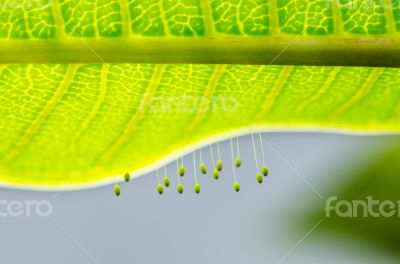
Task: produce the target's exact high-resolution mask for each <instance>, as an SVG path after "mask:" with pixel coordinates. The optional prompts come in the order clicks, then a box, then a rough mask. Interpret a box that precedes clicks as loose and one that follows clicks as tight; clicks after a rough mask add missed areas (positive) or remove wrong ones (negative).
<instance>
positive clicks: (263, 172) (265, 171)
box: [262, 166, 268, 176]
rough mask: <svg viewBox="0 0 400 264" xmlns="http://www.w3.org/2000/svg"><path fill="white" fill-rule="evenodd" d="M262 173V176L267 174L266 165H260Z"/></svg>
mask: <svg viewBox="0 0 400 264" xmlns="http://www.w3.org/2000/svg"><path fill="white" fill-rule="evenodd" d="M262 174H263V175H264V176H268V167H267V166H263V167H262Z"/></svg>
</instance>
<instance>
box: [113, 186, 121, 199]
mask: <svg viewBox="0 0 400 264" xmlns="http://www.w3.org/2000/svg"><path fill="white" fill-rule="evenodd" d="M114 193H115V195H116V196H120V195H121V188H120V187H119V185H118V184H115V186H114Z"/></svg>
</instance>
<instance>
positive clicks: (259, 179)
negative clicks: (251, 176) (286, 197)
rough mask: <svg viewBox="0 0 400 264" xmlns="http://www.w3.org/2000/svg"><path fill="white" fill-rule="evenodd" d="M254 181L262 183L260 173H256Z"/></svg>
mask: <svg viewBox="0 0 400 264" xmlns="http://www.w3.org/2000/svg"><path fill="white" fill-rule="evenodd" d="M256 179H257V182H258V183H262V182H263V176H262V175H261V173H257V175H256Z"/></svg>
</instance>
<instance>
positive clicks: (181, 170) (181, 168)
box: [179, 165, 185, 177]
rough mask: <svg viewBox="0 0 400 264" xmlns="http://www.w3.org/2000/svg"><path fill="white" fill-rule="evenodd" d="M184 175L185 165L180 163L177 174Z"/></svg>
mask: <svg viewBox="0 0 400 264" xmlns="http://www.w3.org/2000/svg"><path fill="white" fill-rule="evenodd" d="M184 175H185V167H184V166H183V165H181V166H180V167H179V176H181V177H183V176H184Z"/></svg>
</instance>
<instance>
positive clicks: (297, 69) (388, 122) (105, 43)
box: [0, 0, 400, 188]
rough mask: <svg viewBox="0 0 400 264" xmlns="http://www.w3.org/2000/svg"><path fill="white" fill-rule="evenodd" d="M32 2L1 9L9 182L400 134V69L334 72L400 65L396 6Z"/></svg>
mask: <svg viewBox="0 0 400 264" xmlns="http://www.w3.org/2000/svg"><path fill="white" fill-rule="evenodd" d="M10 2H12V3H10ZM22 2H23V3H21V2H20V1H16V2H15V3H14V1H7V0H0V6H1V7H2V8H0V63H2V64H0V102H1V103H0V142H1V144H0V183H2V184H3V185H11V186H15V185H17V186H26V187H34V188H64V186H65V185H66V184H67V185H72V186H73V187H81V186H86V185H91V184H102V183H106V182H112V181H113V175H123V174H124V173H126V172H127V171H129V172H133V176H137V175H138V174H139V173H142V172H144V171H147V170H150V169H153V168H154V166H156V165H157V164H158V165H159V164H162V163H165V162H166V161H167V160H170V159H174V158H176V157H177V155H180V154H183V153H184V152H188V151H191V150H193V149H194V148H195V147H198V146H200V145H203V144H206V143H210V142H212V141H215V140H219V139H221V138H224V137H227V136H229V135H230V134H229V133H230V132H233V131H235V133H245V132H249V131H252V130H253V129H257V130H261V129H268V130H272V129H275V130H276V129H279V130H281V129H282V130H291V129H295V130H299V129H307V130H308V129H310V130H311V129H313V130H341V131H346V132H362V133H368V132H371V133H375V132H379V133H383V132H385V133H386V132H390V133H398V132H399V130H400V119H399V115H400V103H399V102H400V90H399V89H398V87H397V86H398V80H399V77H400V70H399V69H396V68H377V67H372V68H367V67H330V66H329V65H339V66H345V65H347V66H348V65H354V66H386V67H392V66H400V35H399V34H400V9H399V8H398V7H397V6H398V5H397V4H396V3H395V2H396V1H392V2H391V3H389V4H392V5H393V7H394V8H386V9H382V8H381V7H380V6H379V4H380V2H381V1H369V4H371V3H372V4H375V5H376V6H375V7H373V8H372V9H371V7H368V6H365V5H364V1H361V0H357V1H353V3H356V4H357V5H356V7H352V8H349V7H348V5H349V4H350V1H346V0H343V1H340V5H338V4H337V2H338V1H328V5H327V4H326V2H325V1H312V0H309V1H308V0H303V1H301V0H299V1H286V0H285V1H267V0H252V1H237V0H210V1H200V0H169V1H161V0H107V1H106V0H93V1H79V0H54V1H47V0H38V1H32V2H29V1H27V2H25V1H22ZM28 2H29V3H28ZM387 2H389V1H387ZM335 3H336V4H335ZM10 5H11V6H10ZM7 63H8V64H7ZM88 63H92V64H88ZM162 63H167V64H162ZM179 63H184V64H179ZM196 63H200V64H196ZM232 63H236V64H232ZM239 64H241V65H239ZM244 64H252V65H253V64H261V65H262V66H258V65H253V66H248V65H247V66H246V65H244ZM269 64H275V65H277V66H269ZM299 64H302V65H306V64H307V65H309V64H310V65H314V66H281V65H299ZM315 65H323V66H315Z"/></svg>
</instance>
